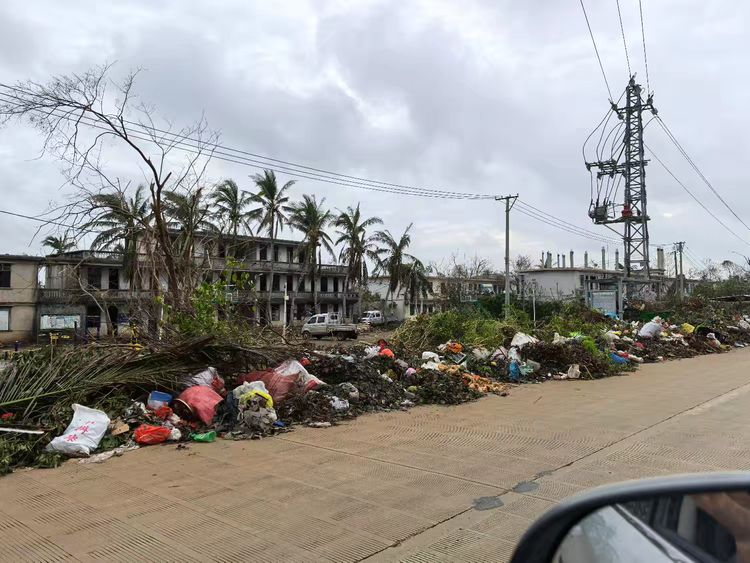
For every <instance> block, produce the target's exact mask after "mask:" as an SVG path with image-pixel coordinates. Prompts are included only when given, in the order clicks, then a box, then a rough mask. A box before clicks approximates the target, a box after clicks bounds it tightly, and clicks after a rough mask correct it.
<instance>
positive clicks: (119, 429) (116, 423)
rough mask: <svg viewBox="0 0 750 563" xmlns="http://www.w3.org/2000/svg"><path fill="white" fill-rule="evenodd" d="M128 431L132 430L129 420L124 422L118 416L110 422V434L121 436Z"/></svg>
mask: <svg viewBox="0 0 750 563" xmlns="http://www.w3.org/2000/svg"><path fill="white" fill-rule="evenodd" d="M126 432H130V425H129V424H128V423H127V422H123V421H122V419H119V418H118V419H116V420H113V421H112V422H111V423H110V424H109V434H110V436H119V435H120V434H125V433H126Z"/></svg>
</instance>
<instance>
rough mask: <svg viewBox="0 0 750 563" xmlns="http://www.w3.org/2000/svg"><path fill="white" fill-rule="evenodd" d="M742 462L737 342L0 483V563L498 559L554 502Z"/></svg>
mask: <svg viewBox="0 0 750 563" xmlns="http://www.w3.org/2000/svg"><path fill="white" fill-rule="evenodd" d="M730 469H731V470H734V469H743V470H747V469H750V350H740V351H735V352H732V353H729V354H724V355H721V356H703V357H700V358H695V359H690V360H682V361H675V362H669V363H665V364H659V365H649V366H644V367H643V368H642V369H640V370H639V371H638V372H637V373H635V374H632V375H628V376H623V377H615V378H610V379H605V380H600V381H575V382H574V381H560V382H548V383H544V384H538V385H524V386H520V387H517V388H514V389H513V391H512V393H511V395H510V396H509V397H487V398H484V399H482V400H480V401H478V402H476V403H472V404H468V405H460V406H456V407H419V408H415V409H412V410H411V411H409V412H393V413H384V414H377V415H368V416H363V417H361V418H359V419H358V420H356V421H352V422H349V423H347V424H344V425H341V426H338V427H335V428H331V429H308V428H304V429H299V430H296V431H295V432H292V433H289V434H286V435H284V436H282V437H277V438H271V439H265V440H261V441H253V442H227V441H218V442H216V443H214V444H194V445H191V447H190V449H189V450H187V451H185V450H181V451H178V450H176V448H175V446H174V445H165V446H154V447H150V448H143V449H140V450H138V451H135V452H130V453H127V454H125V455H124V456H123V457H121V458H115V459H112V460H109V461H108V462H106V463H104V464H101V465H80V464H77V463H75V462H74V463H68V464H65V465H64V466H63V467H61V468H59V469H55V470H32V471H21V472H17V473H14V474H13V475H10V476H8V477H5V478H1V479H0V499H2V503H0V560H3V561H5V560H7V561H22V560H33V561H63V560H76V559H78V560H84V561H88V560H106V561H142V560H156V561H191V560H197V561H208V560H215V561H318V560H323V561H325V560H334V561H357V560H368V561H413V562H421V561H441V560H446V561H497V560H499V561H502V560H506V559H507V558H508V557H509V556H510V554H511V551H512V549H513V546H514V543H515V541H516V540H517V538H518V537H519V535H520V534H521V533H522V532H523V531H524V530H525V529H526V528H527V527H528V525H529V524H530V523H531V521H532V519H533V518H534V517H536V516H537V515H539V514H540V513H541V512H543V511H544V510H545V509H547V508H548V507H550V506H552V505H553V504H554V503H555V502H558V501H559V500H560V499H562V498H564V497H565V496H567V495H570V494H573V493H576V492H578V491H581V490H583V489H586V488H588V487H591V486H594V485H599V484H604V483H608V482H614V481H620V480H625V479H630V478H637V477H645V476H651V475H662V474H669V473H676V472H692V471H713V470H730Z"/></svg>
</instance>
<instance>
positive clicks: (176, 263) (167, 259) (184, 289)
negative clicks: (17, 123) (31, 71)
mask: <svg viewBox="0 0 750 563" xmlns="http://www.w3.org/2000/svg"><path fill="white" fill-rule="evenodd" d="M112 74H113V73H112V67H111V65H103V66H99V67H95V68H92V69H90V70H88V71H86V72H84V73H81V74H70V75H65V76H58V77H54V78H52V79H51V80H50V81H49V82H48V83H39V82H35V81H27V82H23V83H19V84H17V85H16V86H14V87H13V88H11V89H7V88H6V89H5V90H4V91H3V94H2V96H0V119H2V120H3V121H4V122H7V121H9V120H11V119H13V118H18V119H20V120H22V121H26V122H28V123H30V124H31V125H32V126H34V127H35V128H36V129H38V130H39V131H40V132H41V133H42V135H43V138H44V141H43V152H44V153H51V154H53V155H55V156H56V157H58V158H59V159H60V160H61V161H62V162H63V172H64V174H65V176H66V178H67V180H68V181H69V182H70V184H71V185H72V186H74V187H75V188H77V190H76V200H75V201H73V203H71V204H69V205H68V206H66V207H65V209H64V210H63V211H62V212H61V217H64V218H65V219H66V220H67V222H69V223H70V222H72V223H74V224H77V225H80V224H82V223H84V222H86V221H87V220H90V219H91V217H90V214H91V212H92V208H91V205H90V203H91V201H92V198H95V197H96V196H97V195H99V194H101V193H103V192H105V191H107V190H114V191H117V190H121V189H122V187H121V182H120V180H119V178H117V177H116V174H115V173H114V172H113V167H112V166H111V165H109V164H107V162H108V158H107V157H111V156H113V155H122V154H124V155H126V156H127V157H128V158H129V159H130V160H131V161H132V162H134V163H135V164H136V165H137V166H138V167H139V168H140V169H141V172H142V173H143V176H144V179H145V184H146V186H147V187H148V193H149V196H150V202H149V203H150V207H151V211H152V213H153V227H152V231H153V247H154V248H153V251H155V252H156V253H157V254H158V256H159V259H160V262H161V263H162V264H163V268H164V273H165V275H166V280H167V286H168V293H167V295H166V296H165V297H166V300H167V301H168V302H169V303H170V304H172V305H173V306H174V307H176V308H183V307H184V306H187V304H188V302H189V300H188V296H189V290H190V288H189V284H190V283H191V282H192V280H191V279H189V277H188V278H186V277H185V276H184V275H183V274H184V272H182V271H181V267H180V261H181V260H182V259H183V258H184V256H183V254H181V251H182V250H184V247H182V248H181V247H180V246H179V245H175V243H174V240H173V239H174V237H173V233H172V232H171V230H170V224H169V217H168V209H167V207H168V202H167V199H166V195H167V194H168V193H177V194H182V195H184V196H186V197H190V196H191V194H195V193H196V192H197V191H198V190H199V189H200V187H201V184H202V181H203V177H204V175H205V171H206V166H207V165H208V162H209V161H210V159H211V157H212V155H213V151H214V150H215V147H216V143H217V141H218V138H219V136H218V133H217V132H215V131H211V130H209V128H208V125H207V123H206V121H205V119H204V118H201V119H200V120H198V121H197V122H196V123H194V124H192V125H190V126H187V127H183V128H177V127H175V126H173V125H172V124H171V123H169V122H165V121H160V122H159V125H157V123H156V117H155V111H154V109H153V108H151V107H148V106H146V105H145V104H143V103H139V102H137V97H136V96H135V93H134V89H133V86H134V83H135V80H136V78H137V76H138V71H135V72H130V73H128V74H127V75H126V76H125V78H124V79H123V80H120V81H118V80H115V79H113V78H112V77H111V76H112ZM118 151H119V153H118ZM146 251H147V252H151V249H146ZM186 284H187V285H186Z"/></svg>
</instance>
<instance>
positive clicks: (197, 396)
mask: <svg viewBox="0 0 750 563" xmlns="http://www.w3.org/2000/svg"><path fill="white" fill-rule="evenodd" d="M179 399H180V400H181V401H184V402H185V403H187V405H188V406H189V407H190V408H191V409H192V411H193V413H194V414H195V415H196V416H197V417H198V418H199V419H201V421H202V422H203V423H204V424H206V425H209V424H211V421H212V420H213V418H214V415H215V414H216V405H218V404H219V403H220V402H221V401H223V399H222V398H221V395H219V394H218V393H217V392H216V391H214V390H213V389H212V388H211V387H203V386H202V385H195V386H193V387H188V388H187V389H185V390H184V391H183V392H182V393H180V396H179Z"/></svg>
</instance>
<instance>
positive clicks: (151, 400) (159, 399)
mask: <svg viewBox="0 0 750 563" xmlns="http://www.w3.org/2000/svg"><path fill="white" fill-rule="evenodd" d="M171 402H172V395H170V394H169V393H162V392H161V391H151V393H149V395H148V403H147V406H148V408H150V409H151V410H152V411H156V410H159V409H160V408H162V407H167V406H169V404H170V403H171Z"/></svg>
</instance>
